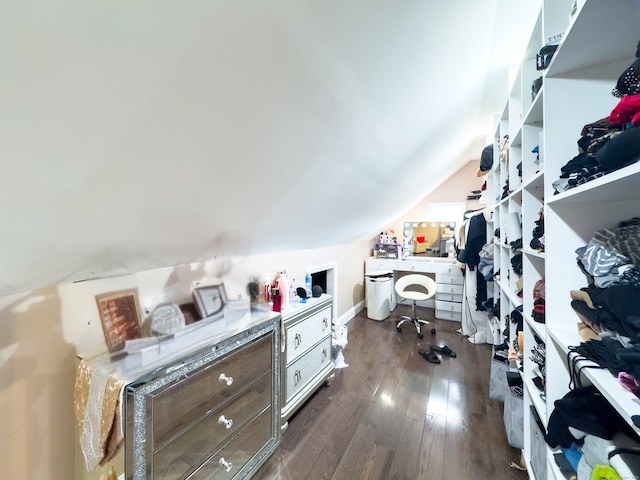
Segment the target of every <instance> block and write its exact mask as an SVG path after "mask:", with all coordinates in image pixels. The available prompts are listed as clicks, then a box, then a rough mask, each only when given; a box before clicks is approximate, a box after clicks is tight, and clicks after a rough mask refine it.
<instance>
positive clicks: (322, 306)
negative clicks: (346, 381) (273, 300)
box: [280, 294, 335, 429]
mask: <svg viewBox="0 0 640 480" xmlns="http://www.w3.org/2000/svg"><path fill="white" fill-rule="evenodd" d="M332 313H333V297H332V296H331V295H326V294H323V295H322V296H321V297H319V298H310V299H309V300H308V301H307V303H306V304H302V305H297V306H296V307H295V308H290V309H287V310H285V311H284V312H283V313H282V328H283V332H284V339H283V342H282V344H283V351H282V362H281V368H282V374H281V381H282V386H281V388H282V408H281V410H280V418H281V425H282V428H283V429H284V428H286V426H287V420H288V419H289V417H290V416H291V415H293V413H295V411H296V410H297V409H298V408H300V406H301V405H302V404H303V403H304V402H305V401H306V400H307V399H308V398H309V397H310V396H311V395H312V394H313V392H315V391H316V390H317V389H318V388H319V387H320V386H321V385H322V384H324V383H326V384H329V383H330V382H331V380H332V379H333V376H334V370H335V367H334V365H333V362H332V361H331V328H332Z"/></svg>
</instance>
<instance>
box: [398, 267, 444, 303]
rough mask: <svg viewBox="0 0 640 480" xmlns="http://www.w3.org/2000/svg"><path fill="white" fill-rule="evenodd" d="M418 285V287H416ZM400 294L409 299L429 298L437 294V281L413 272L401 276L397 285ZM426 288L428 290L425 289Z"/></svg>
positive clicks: (421, 299)
mask: <svg viewBox="0 0 640 480" xmlns="http://www.w3.org/2000/svg"><path fill="white" fill-rule="evenodd" d="M416 287H418V288H416ZM395 290H396V293H397V294H398V295H400V296H401V297H402V298H406V299H408V300H416V301H423V300H428V299H430V298H432V297H434V296H435V294H436V282H435V280H434V279H433V278H431V277H427V276H426V275H419V274H417V273H413V274H410V275H405V276H404V277H400V278H399V279H398V281H397V282H396V285H395ZM424 290H426V292H425V291H424Z"/></svg>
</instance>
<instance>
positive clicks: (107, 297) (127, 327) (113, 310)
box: [96, 288, 142, 352]
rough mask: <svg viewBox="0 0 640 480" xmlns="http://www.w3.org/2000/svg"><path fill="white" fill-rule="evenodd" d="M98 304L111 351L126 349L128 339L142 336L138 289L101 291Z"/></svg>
mask: <svg viewBox="0 0 640 480" xmlns="http://www.w3.org/2000/svg"><path fill="white" fill-rule="evenodd" d="M96 304H97V305H98V313H99V314H100V321H101V323H102V331H103V332H104V340H105V342H106V344H107V349H108V350H109V352H117V351H119V350H122V349H124V344H125V341H126V340H131V339H134V338H141V337H142V328H141V326H140V313H139V312H140V308H139V305H138V289H136V288H131V289H128V290H118V291H116V292H109V293H101V294H100V295H96Z"/></svg>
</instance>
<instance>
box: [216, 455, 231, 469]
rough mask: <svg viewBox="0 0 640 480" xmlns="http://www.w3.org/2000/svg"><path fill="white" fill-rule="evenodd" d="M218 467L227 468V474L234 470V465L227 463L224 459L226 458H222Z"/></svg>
mask: <svg viewBox="0 0 640 480" xmlns="http://www.w3.org/2000/svg"><path fill="white" fill-rule="evenodd" d="M218 465H222V466H223V467H224V468H225V470H226V471H227V472H230V471H231V469H232V468H233V464H232V463H231V462H227V461H226V460H225V459H224V457H222V458H221V459H220V461H219V462H218Z"/></svg>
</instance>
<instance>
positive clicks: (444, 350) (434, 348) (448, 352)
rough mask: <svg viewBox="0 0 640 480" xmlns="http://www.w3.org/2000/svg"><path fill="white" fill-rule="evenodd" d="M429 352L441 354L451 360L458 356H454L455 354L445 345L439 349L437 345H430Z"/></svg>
mask: <svg viewBox="0 0 640 480" xmlns="http://www.w3.org/2000/svg"><path fill="white" fill-rule="evenodd" d="M431 351H433V352H438V353H441V354H443V355H446V356H447V357H451V358H455V357H457V356H458V355H457V354H456V352H454V351H453V350H451V349H450V348H449V347H447V346H446V345H443V346H442V347H439V346H437V345H431Z"/></svg>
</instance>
